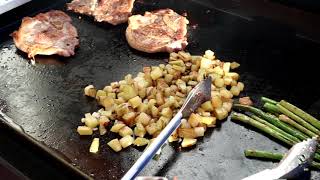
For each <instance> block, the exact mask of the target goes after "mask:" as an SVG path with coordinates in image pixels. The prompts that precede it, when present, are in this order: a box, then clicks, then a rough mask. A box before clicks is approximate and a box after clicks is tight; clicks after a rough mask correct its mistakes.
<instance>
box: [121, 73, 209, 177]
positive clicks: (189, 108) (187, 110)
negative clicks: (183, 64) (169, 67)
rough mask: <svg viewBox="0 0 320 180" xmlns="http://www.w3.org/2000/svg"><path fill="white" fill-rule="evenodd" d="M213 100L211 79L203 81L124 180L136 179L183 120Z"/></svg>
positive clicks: (193, 90)
mask: <svg viewBox="0 0 320 180" xmlns="http://www.w3.org/2000/svg"><path fill="white" fill-rule="evenodd" d="M210 98H211V77H208V78H206V79H205V80H203V81H201V82H200V83H199V84H198V85H197V86H196V87H194V88H193V89H192V90H191V92H190V93H189V95H188V96H187V98H186V100H185V102H184V104H183V105H182V108H181V109H180V110H179V111H178V113H177V114H176V115H175V116H174V117H173V119H172V120H171V121H170V122H169V124H168V125H167V126H166V127H165V128H164V129H163V130H162V131H161V133H160V134H159V135H158V137H157V138H156V139H155V140H154V142H153V143H152V144H151V145H150V146H149V147H148V148H147V149H146V151H144V153H143V154H142V155H141V156H140V158H139V159H138V160H137V161H136V162H135V164H134V165H133V166H132V167H131V168H130V169H129V171H128V172H127V173H126V174H125V175H124V176H123V178H122V180H130V179H134V178H135V177H136V176H137V175H138V174H139V173H140V171H142V170H143V168H144V167H145V166H146V165H147V164H148V162H149V161H150V159H152V157H153V156H154V155H155V153H156V152H157V151H158V150H159V149H160V148H161V146H162V145H163V143H165V141H166V140H167V139H168V137H169V136H170V135H171V134H172V133H173V131H174V130H176V129H177V128H178V127H179V126H180V124H181V119H182V118H187V117H189V116H190V114H191V113H192V112H193V111H195V110H196V109H197V108H198V107H199V106H200V105H201V104H202V103H204V102H205V101H208V100H210Z"/></svg>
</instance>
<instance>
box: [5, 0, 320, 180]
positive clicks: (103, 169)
mask: <svg viewBox="0 0 320 180" xmlns="http://www.w3.org/2000/svg"><path fill="white" fill-rule="evenodd" d="M159 8H172V9H174V10H175V11H177V12H179V13H184V12H186V13H187V15H188V19H189V20H190V26H189V29H188V32H189V33H188V36H189V42H190V44H189V46H188V47H187V51H189V52H191V54H201V53H203V52H204V51H205V50H207V49H212V50H214V51H215V52H216V55H217V57H218V58H219V59H222V60H230V61H233V60H235V61H238V62H240V63H241V67H240V69H239V73H240V75H241V81H243V82H244V83H245V91H244V93H242V94H241V96H247V95H249V96H250V97H252V98H253V99H254V101H255V102H258V103H259V98H260V96H261V95H263V96H269V97H272V98H274V99H287V100H288V101H290V102H292V103H294V104H296V105H298V106H300V107H301V108H303V109H305V110H307V111H308V112H310V113H312V114H314V115H316V116H318V115H319V114H318V112H317V111H318V110H319V109H320V94H319V93H318V92H319V90H320V86H316V84H317V81H318V80H317V79H318V76H317V70H318V67H317V66H315V65H314V64H315V61H316V60H315V59H314V58H313V57H316V56H317V54H318V52H319V51H320V45H319V44H317V43H315V42H313V41H310V40H308V39H305V38H302V37H301V36H297V34H298V32H297V31H296V29H295V28H293V27H290V26H287V25H284V24H281V23H279V22H275V21H272V20H270V19H266V18H263V17H253V18H244V17H240V16H237V15H234V14H230V13H227V12H225V11H222V10H219V9H215V8H214V7H209V6H207V5H205V4H201V3H199V2H197V1H191V0H190V1H179V0H162V1H153V0H150V1H136V3H135V9H134V14H137V13H143V12H144V11H146V10H149V11H150V10H155V9H159ZM56 9H61V10H63V11H65V12H67V13H68V14H69V15H70V16H71V17H72V19H73V24H74V25H75V26H76V28H77V29H78V33H79V37H80V48H79V49H78V50H77V51H76V55H75V56H74V57H70V58H62V57H58V56H48V57H45V56H38V57H37V58H36V60H37V61H38V64H36V65H35V66H33V65H31V64H30V62H29V61H28V59H27V56H26V54H25V53H23V52H21V51H19V50H17V49H16V47H15V45H14V44H13V42H12V40H11V39H10V40H7V41H4V42H2V43H1V44H0V87H1V88H0V107H1V108H2V111H3V112H4V113H5V114H6V115H7V116H8V117H10V118H11V119H12V120H13V121H14V123H16V124H17V125H19V126H21V127H22V128H23V129H24V132H23V133H20V134H21V135H22V136H28V137H32V138H33V139H35V140H36V141H35V142H34V143H35V144H40V146H42V147H46V148H48V151H50V153H51V154H54V155H57V156H58V157H60V158H62V159H64V161H65V162H67V164H69V165H70V166H73V167H76V168H77V169H79V170H81V171H82V172H84V173H85V174H86V175H88V176H89V177H93V178H96V179H119V178H121V177H122V176H123V175H124V173H125V172H126V171H127V170H128V169H129V168H130V166H131V165H132V164H133V163H134V161H135V160H136V159H137V158H138V157H139V155H140V154H141V152H142V151H143V149H140V148H135V147H130V148H127V149H125V150H123V151H121V152H120V153H114V152H113V151H112V150H111V149H110V148H108V147H107V145H106V143H107V142H108V141H109V140H111V139H113V138H114V137H115V136H114V135H113V134H111V133H108V134H107V135H106V136H103V137H100V141H101V143H100V145H101V146H100V152H99V154H97V155H93V154H90V153H89V151H88V149H89V146H90V143H91V140H92V138H93V137H80V136H79V135H78V134H77V132H76V127H77V126H78V125H80V124H81V122H80V119H81V117H83V115H84V114H85V113H87V112H94V111H96V110H97V109H98V106H97V104H96V103H95V101H94V100H92V99H90V98H87V97H85V96H83V88H84V87H85V86H86V85H88V84H94V85H95V86H96V87H98V88H102V87H104V85H106V84H109V83H110V82H113V81H118V80H121V79H123V77H124V76H125V75H126V74H128V73H131V74H133V75H135V74H136V73H138V72H139V71H141V70H142V67H143V66H150V65H157V64H160V63H165V62H166V58H168V54H165V53H163V54H161V53H160V54H146V53H141V52H138V51H136V50H133V49H131V48H130V47H129V46H128V44H127V42H126V40H125V35H124V31H125V29H126V24H122V25H118V26H112V25H108V24H104V23H96V22H94V21H93V18H90V17H86V16H81V19H80V18H79V15H78V14H74V13H72V12H68V11H66V10H65V6H64V3H61V5H60V6H58V7H57V8H56ZM318 117H319V116H318ZM0 119H1V120H3V121H5V118H4V117H3V116H2V115H0ZM94 137H95V136H94ZM29 140H30V138H29ZM248 148H255V149H261V150H269V151H278V152H285V151H286V150H287V149H286V148H285V147H284V146H283V144H281V143H276V142H274V139H272V138H269V137H265V136H264V135H262V134H261V133H257V132H256V130H255V129H251V128H248V127H245V126H242V125H238V124H235V123H233V122H231V121H229V120H227V121H224V122H221V123H220V126H219V127H217V128H215V129H212V130H209V131H208V132H207V133H206V135H205V137H203V138H201V139H199V143H197V145H196V146H195V147H193V148H191V149H182V150H181V149H180V148H179V146H178V145H177V144H173V145H172V146H166V147H165V148H164V150H163V154H162V155H161V157H160V159H159V160H158V161H152V162H151V163H149V165H148V166H147V168H146V169H145V170H144V171H143V175H159V176H167V177H170V178H172V177H174V176H177V177H178V178H179V179H226V180H228V179H240V178H243V177H245V176H248V175H250V174H252V173H254V172H257V171H259V170H262V169H265V168H270V167H273V166H274V164H273V163H272V162H261V161H258V160H250V159H246V158H245V157H244V154H243V150H245V149H248ZM312 177H313V178H314V179H317V178H320V176H319V173H317V172H312Z"/></svg>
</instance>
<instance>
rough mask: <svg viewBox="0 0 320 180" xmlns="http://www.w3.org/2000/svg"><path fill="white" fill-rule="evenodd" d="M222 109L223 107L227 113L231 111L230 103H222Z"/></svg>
mask: <svg viewBox="0 0 320 180" xmlns="http://www.w3.org/2000/svg"><path fill="white" fill-rule="evenodd" d="M222 107H223V108H224V109H225V110H227V111H228V112H230V111H231V109H232V101H230V102H223V103H222Z"/></svg>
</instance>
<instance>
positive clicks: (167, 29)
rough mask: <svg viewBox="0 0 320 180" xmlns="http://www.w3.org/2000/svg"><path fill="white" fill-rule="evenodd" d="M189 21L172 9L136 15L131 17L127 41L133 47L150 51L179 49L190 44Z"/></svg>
mask: <svg viewBox="0 0 320 180" xmlns="http://www.w3.org/2000/svg"><path fill="white" fill-rule="evenodd" d="M188 23H189V21H188V20H187V18H186V17H183V16H181V15H179V14H177V13H176V12H174V11H173V10H171V9H161V10H158V11H154V12H145V14H144V16H142V15H134V16H131V17H130V18H129V26H128V28H127V30H126V37H127V41H128V43H129V45H130V46H131V47H132V48H134V49H137V50H140V51H144V52H148V53H155V52H173V51H179V50H182V49H184V48H185V47H186V46H187V44H188V42H187V37H186V35H187V24H188Z"/></svg>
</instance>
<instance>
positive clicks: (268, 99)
mask: <svg viewBox="0 0 320 180" xmlns="http://www.w3.org/2000/svg"><path fill="white" fill-rule="evenodd" d="M261 101H262V102H264V103H270V104H277V103H278V102H277V101H275V100H273V99H270V98H267V97H263V96H262V97H261Z"/></svg>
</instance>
